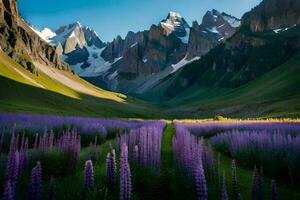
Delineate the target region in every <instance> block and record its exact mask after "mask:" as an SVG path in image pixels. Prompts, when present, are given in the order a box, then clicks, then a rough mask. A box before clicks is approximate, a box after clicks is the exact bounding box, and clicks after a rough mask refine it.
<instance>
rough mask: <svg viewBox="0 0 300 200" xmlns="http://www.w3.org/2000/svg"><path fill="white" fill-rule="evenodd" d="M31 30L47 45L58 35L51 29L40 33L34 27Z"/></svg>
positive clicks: (45, 29)
mask: <svg viewBox="0 0 300 200" xmlns="http://www.w3.org/2000/svg"><path fill="white" fill-rule="evenodd" d="M30 28H31V29H32V30H33V31H34V32H35V33H36V34H37V35H38V36H40V38H41V39H42V40H44V41H45V42H47V43H50V42H51V38H53V37H55V36H56V33H55V32H53V31H52V30H51V29H49V28H44V29H43V30H41V31H39V30H37V29H35V28H33V27H31V26H30Z"/></svg>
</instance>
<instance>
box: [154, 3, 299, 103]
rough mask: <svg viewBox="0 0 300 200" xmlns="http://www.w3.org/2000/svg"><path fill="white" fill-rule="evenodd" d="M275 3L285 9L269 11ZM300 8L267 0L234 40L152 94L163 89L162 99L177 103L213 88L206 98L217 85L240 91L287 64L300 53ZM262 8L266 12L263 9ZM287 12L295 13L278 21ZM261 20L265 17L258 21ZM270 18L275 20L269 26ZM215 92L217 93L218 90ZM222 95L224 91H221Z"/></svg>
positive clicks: (248, 16)
mask: <svg viewBox="0 0 300 200" xmlns="http://www.w3.org/2000/svg"><path fill="white" fill-rule="evenodd" d="M271 2H273V3H274V4H272V5H273V6H275V8H277V7H278V6H279V5H281V7H282V8H285V10H284V11H281V12H274V9H275V8H274V7H271V8H270V10H269V9H268V7H266V5H269V6H270V4H271ZM278 3H281V4H278ZM291 5H293V6H292V7H291ZM294 6H298V7H294ZM299 7H300V6H299V5H297V4H295V3H291V1H284V2H283V1H278V0H273V1H270V0H266V1H263V2H262V3H261V4H260V5H259V6H258V7H256V8H255V9H253V10H252V11H251V12H249V13H246V14H245V15H244V17H243V20H242V26H241V27H240V29H239V31H238V32H236V33H235V34H234V35H233V36H232V37H231V38H230V39H228V40H227V41H225V43H222V44H219V45H218V46H216V47H215V48H213V49H212V50H210V51H209V52H208V53H207V54H206V55H205V56H203V57H202V58H201V59H200V60H197V61H195V62H193V63H191V64H188V65H186V66H185V67H183V68H182V69H181V70H179V71H178V72H177V73H175V74H173V75H171V76H168V77H166V78H165V79H164V80H162V81H161V82H160V83H158V84H157V85H156V86H155V87H154V88H152V90H153V91H152V92H150V93H151V94H153V93H155V91H159V92H160V94H161V95H162V98H166V99H169V100H170V99H171V102H175V99H176V101H177V102H182V101H181V100H180V99H185V102H186V101H192V99H191V98H190V99H188V98H187V96H193V95H192V94H193V93H195V94H197V93H198V92H197V91H198V90H201V89H200V88H212V89H211V90H210V89H208V91H206V92H207V95H205V92H204V93H203V94H201V98H202V99H205V98H206V97H205V96H209V95H211V93H213V90H214V89H213V88H223V89H225V90H228V89H229V90H236V89H238V88H240V87H243V86H244V85H247V84H249V83H250V82H252V81H256V80H257V79H259V78H260V77H262V76H263V75H265V74H267V73H269V72H271V71H273V70H275V69H276V68H277V67H279V66H281V65H283V64H284V63H287V62H288V61H289V60H290V59H292V58H293V57H294V56H295V55H297V53H298V52H299V50H300V28H299V25H297V24H294V23H297V22H298V21H297V20H298V19H297V18H298V17H297V16H296V15H294V14H295V13H294V11H295V10H297V9H299ZM278 8H279V7H278ZM262 10H264V11H263V12H259V11H262ZM283 12H285V13H291V15H292V16H294V17H293V20H291V21H290V20H287V19H288V18H289V17H287V18H286V20H283V21H276V20H275V19H279V18H280V17H281V16H282V13H283ZM268 13H272V15H271V14H270V16H272V17H270V16H269V17H270V18H269V17H268V15H267V14H268ZM293 13H294V14H293ZM254 16H256V17H254ZM258 16H261V17H262V18H260V17H258ZM258 19H263V20H262V21H258ZM268 21H273V22H274V23H273V24H272V25H270V24H269V25H267V24H268ZM263 22H264V23H263ZM209 23H211V22H208V24H209ZM253 24H260V26H257V27H260V28H257V29H256V28H254V29H253V27H254V26H253ZM291 24H292V26H291ZM287 81H288V80H287ZM258 89H259V88H258ZM214 95H216V96H217V95H218V93H215V94H214ZM219 95H223V94H222V93H221V92H220V94H219ZM291 95H292V94H291ZM276 96H277V94H276V93H274V98H275V97H276ZM193 98H196V99H197V95H195V96H193ZM172 99H174V100H172ZM262 99H263V98H262Z"/></svg>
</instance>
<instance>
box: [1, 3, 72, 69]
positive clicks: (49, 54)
mask: <svg viewBox="0 0 300 200" xmlns="http://www.w3.org/2000/svg"><path fill="white" fill-rule="evenodd" d="M0 14H1V17H0V47H1V50H2V51H4V52H5V53H6V54H7V55H9V56H10V57H11V58H13V59H14V60H15V61H16V62H18V63H19V64H21V65H22V66H23V67H25V68H26V69H28V70H30V71H31V72H32V73H35V67H34V65H33V64H32V62H31V61H32V60H34V61H38V62H40V63H44V64H46V65H50V66H53V67H56V68H59V69H63V70H68V71H70V68H69V66H68V65H67V64H66V63H64V62H62V61H61V60H60V58H59V55H58V54H57V53H56V51H55V48H53V47H51V46H50V45H48V44H47V43H46V42H45V41H44V40H42V39H41V38H40V37H39V36H38V35H37V34H36V33H35V32H34V31H33V30H32V29H31V28H30V27H29V26H28V24H27V23H26V22H25V21H24V20H23V19H22V18H21V17H20V16H19V14H18V9H17V4H16V1H15V0H0Z"/></svg>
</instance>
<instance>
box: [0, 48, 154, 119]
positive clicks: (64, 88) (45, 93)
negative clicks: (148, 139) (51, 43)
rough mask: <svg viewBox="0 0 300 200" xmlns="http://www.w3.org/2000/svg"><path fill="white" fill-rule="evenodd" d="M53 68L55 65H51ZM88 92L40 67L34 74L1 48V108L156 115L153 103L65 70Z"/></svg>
mask: <svg viewBox="0 0 300 200" xmlns="http://www.w3.org/2000/svg"><path fill="white" fill-rule="evenodd" d="M53 70H54V69H53ZM59 73H61V74H62V75H63V76H64V77H67V78H69V79H71V80H75V81H76V82H77V83H79V84H80V85H81V86H82V87H83V88H85V89H86V90H88V91H90V93H92V94H93V95H91V94H85V93H81V92H78V91H77V90H76V86H73V85H67V84H63V83H62V82H60V81H57V80H55V79H53V78H51V77H49V76H48V75H46V74H45V73H43V72H42V71H39V75H38V76H36V75H33V74H31V73H30V72H29V71H26V70H25V69H24V68H22V67H21V66H20V65H18V64H16V63H15V62H14V61H13V60H11V59H10V58H9V57H8V56H6V55H5V54H4V53H3V52H0V112H22V113H42V114H58V115H80V116H97V117H155V115H154V114H153V113H156V109H157V108H156V107H154V106H152V105H150V104H146V103H145V102H143V101H139V100H137V99H134V98H130V97H127V96H125V95H122V94H118V93H113V92H108V91H105V90H102V89H99V88H96V87H94V86H93V85H91V84H89V83H87V82H85V81H84V80H82V79H80V78H79V77H77V76H74V75H72V74H70V73H67V72H59Z"/></svg>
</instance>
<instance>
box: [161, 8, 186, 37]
mask: <svg viewBox="0 0 300 200" xmlns="http://www.w3.org/2000/svg"><path fill="white" fill-rule="evenodd" d="M160 26H161V27H162V28H163V30H164V31H165V34H166V35H170V34H175V36H176V37H178V38H180V39H181V41H182V42H183V43H188V38H189V32H190V30H189V29H190V26H189V24H188V23H187V22H186V21H185V19H184V18H183V17H182V16H181V15H180V14H179V13H177V12H173V11H171V12H170V13H169V14H168V16H167V18H166V19H164V20H162V21H161V22H160Z"/></svg>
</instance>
